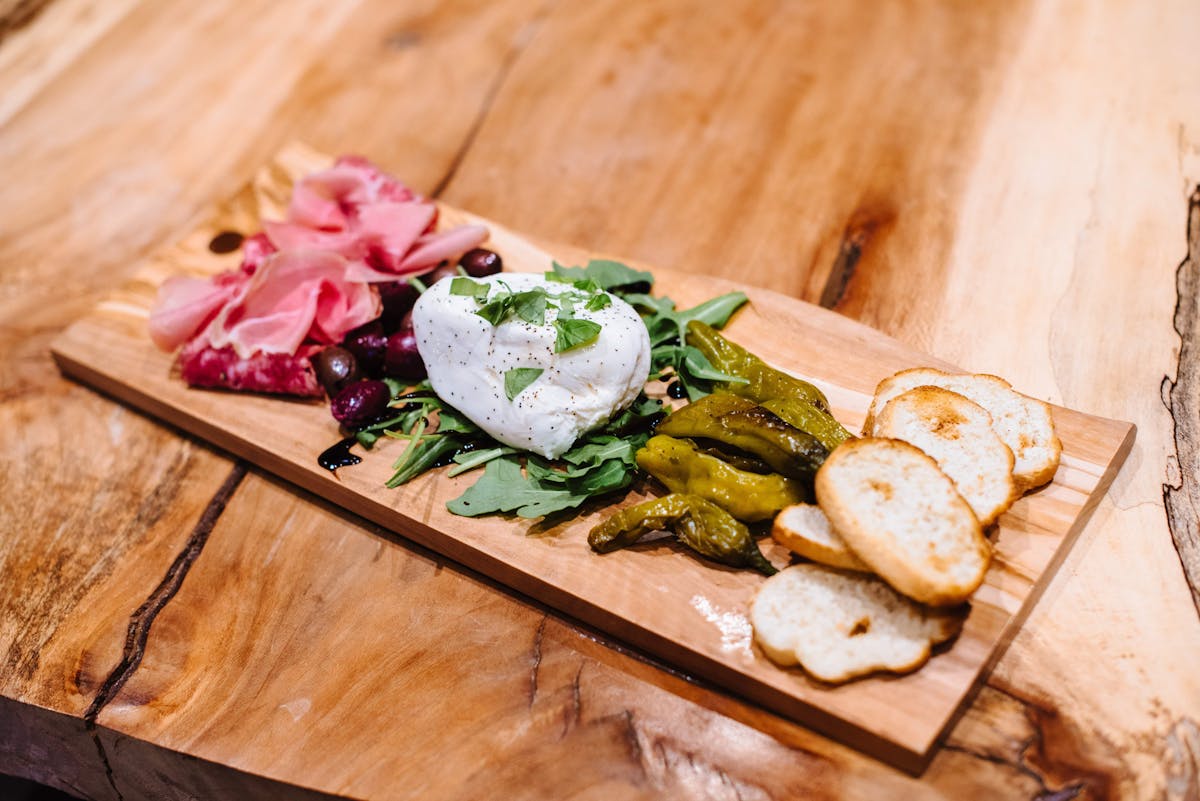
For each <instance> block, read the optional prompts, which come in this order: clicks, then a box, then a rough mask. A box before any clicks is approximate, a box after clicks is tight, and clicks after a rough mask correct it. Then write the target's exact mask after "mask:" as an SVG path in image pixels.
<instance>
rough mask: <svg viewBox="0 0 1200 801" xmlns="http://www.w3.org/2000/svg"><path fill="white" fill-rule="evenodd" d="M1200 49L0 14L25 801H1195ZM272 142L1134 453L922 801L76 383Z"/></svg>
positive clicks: (636, 14) (890, 16)
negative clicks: (123, 297)
mask: <svg viewBox="0 0 1200 801" xmlns="http://www.w3.org/2000/svg"><path fill="white" fill-rule="evenodd" d="M1198 38H1200V7H1197V6H1196V5H1195V4H1194V3H1186V2H1178V3H1173V2H1160V3H1153V4H1150V3H1137V2H1111V3H1104V4H1082V3H1081V4H1077V5H1061V4H1051V3H1036V2H1011V3H1008V2H1006V3H999V2H996V3H987V2H985V3H973V4H966V3H952V2H944V3H936V2H927V3H917V4H912V5H906V6H901V5H899V4H891V3H874V2H871V3H868V2H862V3H828V4H817V3H805V2H796V3H785V2H780V3H766V2H763V3H750V2H743V3H720V4H718V3H704V2H693V3H686V2H661V3H657V2H656V3H638V4H633V3H623V2H593V3H574V2H559V3H547V2H523V1H519V0H514V1H513V2H474V3H473V2H447V3H434V2H420V3H389V2H382V1H379V2H376V1H374V0H361V1H360V2H346V3H333V2H329V1H328V0H324V1H323V2H315V1H314V2H310V1H309V0H297V1H296V2H290V3H286V4H283V3H270V2H265V1H264V2H256V0H241V1H240V2H237V3H233V2H224V0H220V1H217V2H210V3H204V4H199V3H184V2H165V1H164V2H146V1H145V0H142V2H138V0H106V1H105V2H87V1H86V0H42V2H37V1H36V0H35V2H8V3H3V2H0V165H2V172H0V175H2V176H3V180H2V181H0V212H2V213H0V315H2V316H0V343H2V347H3V354H2V356H3V357H2V358H0V654H2V655H3V656H2V661H0V773H6V774H11V775H16V776H23V777H27V778H32V779H35V780H37V781H39V782H42V783H44V784H48V785H52V786H54V787H57V788H60V789H63V790H65V791H67V792H69V793H71V794H73V795H76V796H79V797H81V798H91V799H164V798H165V799H183V798H197V797H199V798H217V799H224V798H304V799H307V798H341V797H345V798H355V799H370V800H371V801H374V799H391V798H420V799H440V798H476V797H496V798H539V799H540V798H546V799H559V798H597V799H599V798H604V799H609V798H730V799H735V798H740V799H756V798H779V799H783V798H795V797H805V798H830V799H833V798H850V799H881V798H912V799H925V798H976V799H990V798H1004V799H1008V798H1021V799H1034V798H1039V799H1050V798H1055V799H1065V798H1081V799H1082V798H1091V799H1098V798H1146V799H1151V798H1153V799H1158V798H1168V799H1192V798H1197V797H1200V669H1198V668H1197V657H1200V535H1198V525H1197V511H1196V510H1197V508H1200V432H1198V422H1197V421H1198V419H1200V355H1198V354H1197V352H1196V342H1197V336H1198V334H1197V331H1196V325H1197V319H1198V318H1200V308H1198V303H1200V298H1198V289H1200V287H1198V283H1200V49H1198V48H1197V46H1196V42H1197V40H1198ZM295 140H302V141H304V142H307V143H308V144H309V145H311V146H313V147H314V148H317V149H318V150H320V151H323V152H327V153H346V152H356V153H362V154H364V155H367V156H369V157H370V158H372V159H374V160H375V161H377V162H378V163H380V164H381V165H383V166H385V167H386V168H387V169H389V170H390V171H392V172H394V173H395V174H397V175H399V176H402V177H403V179H404V180H406V181H407V182H408V183H410V184H411V185H412V186H413V187H414V188H416V189H417V190H418V191H420V192H422V193H424V194H427V195H430V196H433V197H435V198H437V199H439V200H441V201H444V202H445V203H447V204H450V205H452V206H455V207H458V208H462V209H468V210H470V211H471V212H474V213H476V214H479V215H482V216H484V217H487V218H489V219H492V220H496V221H498V222H500V223H502V224H503V225H504V226H506V227H508V228H510V229H512V230H515V231H520V232H522V233H523V234H526V235H529V236H531V237H535V238H537V239H538V240H539V241H550V242H564V243H570V244H572V245H574V246H578V247H581V248H584V249H587V250H590V251H599V252H605V253H612V254H619V255H621V256H624V257H628V258H631V259H636V260H638V261H640V262H645V263H649V264H655V265H661V266H663V267H668V268H670V269H672V270H676V271H684V272H687V273H691V274H694V275H702V276H704V275H711V276H714V277H719V278H724V279H729V280H733V281H736V282H738V283H740V284H745V285H748V286H751V287H759V288H764V289H770V290H774V291H776V292H779V293H783V294H785V295H789V296H792V297H794V298H798V299H802V300H805V301H808V302H811V303H816V304H820V305H822V306H825V307H827V308H829V309H832V310H834V311H836V312H838V313H840V314H842V315H845V316H847V317H850V318H853V319H855V320H858V321H861V322H863V323H865V324H867V325H869V326H872V327H873V328H876V329H878V330H880V331H882V332H884V333H886V334H888V335H891V336H893V337H896V338H897V339H898V340H900V341H901V342H903V343H905V344H906V345H907V346H910V347H912V348H915V349H917V350H920V351H922V352H926V353H929V354H933V355H934V356H936V357H937V358H939V359H942V360H945V361H946V362H950V363H953V364H957V365H959V366H961V367H963V368H966V369H969V370H973V371H979V372H990V373H995V374H998V375H1002V376H1004V377H1005V378H1007V379H1008V380H1009V381H1011V382H1012V383H1013V384H1014V385H1015V386H1017V387H1018V388H1020V389H1021V390H1022V391H1024V392H1026V393H1028V394H1030V395H1033V396H1035V397H1039V398H1043V399H1045V400H1048V401H1050V402H1052V403H1055V404H1057V405H1061V406H1066V407H1070V408H1073V409H1078V410H1081V411H1084V412H1087V413H1089V414H1093V415H1098V416H1101V417H1105V418H1112V419H1116V420H1125V421H1131V422H1133V423H1135V424H1136V426H1137V438H1136V441H1135V442H1134V444H1133V449H1132V451H1131V452H1130V454H1129V456H1128V458H1127V459H1126V461H1125V464H1124V467H1123V468H1122V469H1121V471H1120V472H1119V473H1118V474H1117V475H1116V478H1115V480H1114V481H1113V483H1112V485H1111V486H1110V488H1109V489H1108V491H1107V493H1106V494H1105V495H1104V496H1103V498H1102V499H1101V500H1100V502H1099V505H1098V506H1097V508H1096V509H1095V512H1094V514H1093V515H1092V517H1091V520H1090V522H1089V523H1088V524H1087V526H1086V527H1085V528H1084V529H1083V531H1082V533H1081V534H1080V535H1079V537H1078V540H1077V541H1076V542H1075V544H1074V547H1073V548H1072V549H1071V551H1070V553H1069V554H1068V555H1067V558H1066V561H1065V563H1064V564H1063V565H1062V566H1061V567H1060V568H1059V569H1058V571H1057V573H1056V574H1055V576H1054V578H1053V579H1052V581H1051V583H1050V585H1049V587H1048V588H1047V590H1046V591H1045V592H1044V594H1043V595H1042V596H1041V598H1040V600H1039V601H1038V602H1037V604H1036V606H1035V607H1034V608H1033V611H1032V613H1031V614H1030V616H1029V617H1028V619H1027V620H1025V621H1024V623H1023V625H1022V626H1021V628H1020V630H1019V631H1018V632H1017V634H1016V636H1015V638H1014V639H1013V641H1012V642H1011V643H1010V644H1009V645H1008V646H1007V648H1006V649H1005V650H1004V651H1003V654H1002V656H1001V658H1000V659H999V661H998V662H997V664H996V665H995V666H994V667H993V668H992V669H991V671H990V673H989V674H988V677H987V679H986V682H985V683H984V684H983V686H982V688H981V689H980V690H979V691H978V693H977V695H975V697H974V699H973V700H972V701H971V703H970V705H969V706H968V707H967V710H966V712H965V714H964V715H963V716H962V717H961V718H960V719H959V720H958V722H957V724H955V725H954V727H953V728H952V729H951V730H950V732H949V734H948V736H947V737H946V738H945V741H944V743H942V745H941V746H940V748H939V749H938V750H937V752H936V754H935V756H934V757H933V760H932V762H931V763H930V764H929V765H928V767H926V768H925V769H924V770H923V771H922V772H920V773H919V774H918V775H911V773H906V772H902V771H900V770H898V769H896V768H894V767H891V766H889V765H888V764H886V763H885V762H883V761H879V760H877V759H875V758H872V757H871V756H868V755H866V754H864V753H862V752H861V751H859V750H857V749H855V748H853V747H850V746H848V745H844V744H841V743H839V742H836V741H834V740H830V739H826V738H824V737H823V736H821V735H819V734H817V733H815V732H814V731H813V730H812V729H809V728H806V727H804V726H801V725H798V724H796V723H794V722H791V721H790V720H789V719H788V718H786V717H783V716H780V715H778V714H775V713H773V712H772V711H771V710H770V709H769V708H767V707H765V706H761V705H757V704H755V703H753V702H750V701H747V700H743V699H742V698H741V697H740V696H739V695H737V694H736V693H732V692H729V691H726V690H725V689H722V688H720V687H717V686H714V685H713V684H712V683H710V682H708V681H705V680H703V679H700V678H698V677H696V676H693V675H691V674H689V673H688V672H686V671H682V670H679V669H677V668H675V667H673V666H672V665H669V664H666V663H663V662H661V661H659V660H656V659H653V658H650V657H648V656H647V654H645V653H644V652H642V651H641V650H639V649H637V648H632V647H629V646H628V645H627V644H626V643H625V642H623V641H622V640H621V639H620V638H614V637H609V636H607V635H606V634H604V633H603V632H600V631H598V630H596V629H595V628H592V627H590V626H588V625H585V624H583V623H581V622H580V621H578V620H576V619H575V618H573V617H571V616H569V615H566V614H562V613H560V612H558V611H555V610H554V609H553V608H551V607H548V606H545V605H543V604H541V603H539V602H538V601H536V600H534V599H532V598H530V597H528V596H525V595H522V594H520V593H516V592H513V591H511V590H510V589H508V588H507V587H505V586H504V585H503V584H500V583H497V582H495V581H492V580H491V579H488V578H487V577H485V576H483V575H481V574H479V573H476V572H474V571H472V570H469V569H467V568H465V567H463V566H462V565H461V564H459V563H457V562H455V561H453V560H450V559H447V558H444V557H443V556H441V555H439V554H437V553H435V552H433V551H429V550H426V549H424V548H422V547H420V546H418V545H416V544H414V543H413V542H412V541H410V540H408V539H406V538H405V537H403V536H399V535H396V534H392V533H390V532H387V531H384V530H383V529H381V528H379V527H377V526H375V525H373V524H371V523H369V522H367V521H366V520H364V519H362V518H359V517H356V516H355V515H353V514H350V513H348V512H345V511H343V510H341V509H340V508H339V507H337V506H334V505H331V504H328V503H326V502H325V501H323V500H320V499H319V498H317V497H316V496H313V495H310V494H307V493H306V492H304V491H303V490H301V489H298V488H297V487H296V486H294V485H292V484H290V483H288V482H286V481H283V480H280V479H278V478H276V477H274V476H273V475H272V474H271V473H269V472H266V471H263V470H261V469H259V468H257V467H255V466H253V465H250V464H249V463H247V462H244V461H242V460H240V459H238V458H236V457H234V456H232V455H230V454H229V453H227V452H225V451H222V450H219V449H216V448H214V447H211V446H209V445H207V444H205V442H204V441H203V440H201V439H199V438H196V437H194V436H192V435H190V434H187V433H185V432H184V431H183V430H182V429H178V428H173V427H170V426H167V425H164V424H162V423H160V422H158V421H157V420H156V419H155V418H154V417H152V416H148V415H143V414H142V413H140V412H137V411H134V410H133V409H132V408H131V407H129V406H127V405H125V404H122V403H120V402H118V401H117V400H115V399H113V398H111V397H107V396H105V395H104V394H102V393H98V392H96V391H94V390H92V389H89V388H88V387H86V386H84V385H82V384H79V383H76V382H74V381H72V380H69V379H67V378H64V377H63V376H62V375H61V374H60V373H59V371H58V370H57V369H56V366H55V364H54V363H53V361H52V359H51V356H50V346H51V343H52V342H54V341H55V340H56V339H57V338H58V337H59V336H60V335H61V334H62V332H63V331H64V330H65V329H66V328H67V326H69V325H70V324H71V323H72V322H73V321H75V320H77V319H79V318H81V317H83V316H85V315H87V314H88V313H89V312H90V311H91V310H92V309H93V308H94V307H95V306H96V305H97V303H98V302H100V301H101V300H102V299H103V298H105V297H108V296H109V295H110V293H111V292H113V291H114V290H115V289H117V288H119V287H121V286H122V285H123V284H125V283H126V282H128V281H129V279H130V278H131V277H133V276H134V275H135V274H137V273H138V272H139V270H140V269H141V267H142V265H143V264H144V262H145V259H146V258H147V257H148V256H150V255H151V254H153V253H155V252H157V251H159V250H161V249H162V248H163V247H164V246H166V245H169V244H171V243H172V242H176V241H178V240H179V239H181V238H182V237H184V236H185V235H186V234H188V232H190V231H193V230H195V228H196V227H197V225H198V224H199V223H200V222H201V221H202V217H203V215H204V214H205V213H206V212H207V211H208V210H209V209H211V208H212V207H213V205H214V204H215V203H218V202H220V201H221V200H223V199H225V198H228V197H230V196H231V195H233V194H234V193H235V192H236V191H237V190H238V189H239V188H240V187H241V186H243V185H244V184H245V183H246V182H247V180H249V178H250V177H251V176H252V175H253V174H254V173H255V170H257V169H258V168H260V167H261V166H262V165H263V164H264V163H267V162H268V161H269V160H270V159H271V157H272V156H273V155H274V154H276V153H278V152H279V151H280V149H281V148H282V147H284V146H285V144H286V143H288V142H292V141H295ZM464 654H469V655H470V658H469V659H468V658H464ZM935 658H936V657H935ZM356 667H357V668H358V669H356ZM333 679H335V680H333Z"/></svg>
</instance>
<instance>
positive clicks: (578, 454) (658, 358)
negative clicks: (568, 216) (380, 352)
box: [356, 260, 746, 518]
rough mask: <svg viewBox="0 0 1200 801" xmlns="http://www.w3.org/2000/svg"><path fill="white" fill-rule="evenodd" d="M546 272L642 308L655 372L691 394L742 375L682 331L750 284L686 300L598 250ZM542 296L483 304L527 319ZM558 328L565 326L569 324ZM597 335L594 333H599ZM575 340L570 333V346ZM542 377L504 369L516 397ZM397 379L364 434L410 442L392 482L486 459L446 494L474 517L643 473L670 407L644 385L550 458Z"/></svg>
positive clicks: (534, 507) (565, 499) (529, 508)
mask: <svg viewBox="0 0 1200 801" xmlns="http://www.w3.org/2000/svg"><path fill="white" fill-rule="evenodd" d="M547 277H548V278H551V279H552V280H557V281H561V282H564V283H571V284H573V285H574V286H575V288H576V289H578V290H579V291H580V292H581V293H585V294H586V295H587V296H590V297H596V296H597V295H596V294H595V293H596V292H597V291H598V290H604V291H607V292H611V293H612V294H614V295H616V296H618V297H621V298H623V299H624V300H626V301H627V302H628V303H630V304H631V305H633V306H634V308H636V309H637V310H638V312H639V313H640V314H641V316H642V320H643V322H644V323H645V324H646V330H647V331H648V332H649V335H650V347H651V374H650V375H649V376H647V380H664V381H667V380H674V381H678V383H679V385H680V387H681V388H682V390H683V391H684V392H686V394H687V396H688V398H689V399H690V400H693V401H694V400H696V399H697V398H700V397H703V396H704V395H707V394H708V393H709V391H710V389H711V382H714V381H734V382H740V381H742V380H743V379H740V378H737V377H735V376H729V375H726V374H724V373H722V372H720V371H719V370H717V369H716V368H714V367H713V366H712V364H711V363H710V362H709V361H708V359H707V358H705V356H704V354H703V353H701V352H700V351H699V350H697V349H696V348H694V347H691V346H689V345H687V344H686V342H685V338H684V337H685V333H686V329H687V324H688V322H690V321H692V320H701V321H703V322H705V323H708V324H709V325H712V326H714V327H717V328H720V327H723V326H724V325H725V324H726V323H727V322H728V321H729V318H730V316H731V315H732V314H733V313H734V312H735V311H736V310H737V309H738V308H739V307H741V305H742V304H744V303H745V302H746V296H745V295H744V294H743V293H741V292H730V293H727V294H725V295H721V296H719V297H716V298H713V299H711V300H708V301H706V302H704V303H701V304H700V305H698V306H695V307H693V308H690V309H683V310H680V309H677V308H675V303H674V301H672V300H671V299H670V298H666V297H655V296H652V295H650V294H649V293H650V290H651V288H652V287H653V283H654V277H653V276H652V275H651V274H650V273H648V272H645V271H640V270H634V269H632V268H630V267H628V266H626V265H624V264H621V263H620V262H616V261H609V260H593V261H591V262H589V263H588V264H587V265H586V266H584V267H565V266H563V265H561V264H558V263H557V262H555V263H554V265H553V272H551V273H547ZM456 280H457V279H456ZM455 289H456V290H457V293H458V294H469V293H472V292H473V291H474V290H473V288H472V287H470V286H468V285H467V283H465V282H464V283H462V285H461V286H459V287H455ZM484 297H485V298H486V296H484ZM599 297H606V296H604V295H599ZM544 303H545V297H544V296H543V297H541V299H540V300H539V299H538V298H535V297H533V296H532V295H530V296H529V297H522V296H521V294H518V295H515V296H512V297H511V298H508V299H506V300H505V301H503V303H502V305H503V306H504V308H499V306H497V308H490V306H491V304H489V305H488V306H485V307H484V309H486V311H487V313H488V314H490V315H492V317H494V318H495V319H494V320H492V322H493V324H496V323H497V322H499V321H501V320H503V319H504V318H505V317H506V316H508V315H510V314H515V315H517V316H520V317H522V318H523V319H524V318H526V317H538V316H541V313H544ZM580 322H584V321H580ZM593 325H594V324H593ZM559 333H560V336H561V335H562V332H559ZM584 333H586V332H584ZM590 338H594V333H592V334H591V336H590V337H589V339H590ZM577 344H578V343H572V347H573V346H576V345H577ZM563 349H566V348H563ZM536 377H537V376H536V375H534V376H532V377H530V376H529V375H524V374H520V375H513V376H512V377H511V378H510V377H509V376H508V375H506V376H505V384H506V390H507V393H508V394H509V397H510V399H511V397H512V396H513V395H515V394H516V393H518V392H520V390H521V389H523V388H524V387H523V386H520V384H521V383H522V382H524V384H525V385H528V383H530V382H532V381H533V380H534V379H535V378H536ZM510 381H511V383H512V386H509V383H510ZM389 386H390V387H391V389H392V398H393V400H392V403H391V406H392V408H393V409H394V410H395V412H396V414H395V416H393V417H391V418H389V419H386V420H382V421H380V422H378V423H375V424H373V425H370V426H368V427H366V428H364V429H362V430H360V431H358V432H357V434H356V437H357V438H358V441H359V442H360V443H361V444H362V445H363V446H364V447H367V448H370V447H371V446H373V445H374V444H375V443H376V442H377V441H378V440H379V438H380V437H390V438H393V439H402V440H407V446H406V447H405V449H404V451H403V453H401V454H400V457H399V458H398V459H397V460H396V462H395V464H394V465H393V468H394V470H395V472H394V474H393V475H392V477H391V478H390V479H389V480H388V482H387V486H388V487H398V486H400V485H401V484H404V483H405V482H407V481H410V480H412V479H413V478H415V477H416V476H418V475H420V474H422V473H424V472H425V471H426V470H430V469H432V468H435V467H441V466H448V465H453V466H451V467H450V469H449V471H448V473H447V475H450V476H455V475H458V474H460V473H465V472H467V471H470V470H476V469H478V468H480V467H482V468H483V473H482V475H481V476H480V477H479V479H478V480H476V481H475V483H474V484H472V485H471V486H470V487H468V488H467V490H466V491H465V492H464V493H463V494H462V495H460V496H459V497H457V498H455V499H454V500H452V501H450V502H449V503H448V504H447V507H448V508H449V509H450V511H451V512H454V513H455V514H459V515H465V516H468V517H475V516H478V515H486V514H494V513H497V512H502V513H513V512H515V513H516V514H517V515H518V516H520V517H524V518H538V517H544V516H547V515H554V514H558V513H562V512H566V511H568V510H571V509H575V508H577V507H578V506H580V505H581V504H583V503H584V502H585V501H587V500H588V499H590V498H595V497H598V496H602V495H607V494H609V493H614V492H618V491H620V490H623V489H625V488H626V487H628V486H629V485H630V484H631V483H632V482H633V480H634V478H635V477H636V476H637V473H638V467H637V463H636V461H635V459H634V454H636V453H637V451H638V449H639V448H641V447H642V446H643V445H644V444H645V442H646V440H647V439H648V438H649V436H650V431H651V429H652V427H653V425H654V423H655V422H656V421H657V420H658V419H659V418H661V417H662V416H663V414H664V413H665V412H664V409H663V403H662V401H661V400H657V399H653V398H649V397H647V396H646V395H645V393H644V392H643V393H641V394H639V395H638V397H637V399H636V400H635V401H634V403H633V404H632V405H631V406H630V407H629V408H627V409H625V410H624V411H622V412H620V413H619V414H618V415H617V416H615V417H614V418H613V419H612V420H610V421H609V422H608V423H607V424H606V425H604V426H603V427H601V428H599V429H596V430H594V431H591V432H590V433H588V434H586V435H584V436H583V437H581V438H580V439H579V440H578V441H576V442H575V444H574V445H573V446H572V447H571V449H570V450H568V451H567V452H566V453H564V454H563V455H562V457H561V458H560V459H558V460H555V461H551V460H548V459H545V458H543V457H541V456H538V455H537V454H533V453H529V452H528V451H519V450H517V449H516V448H512V447H509V446H507V445H502V444H501V443H499V442H497V441H496V440H494V439H492V438H491V437H490V436H488V435H487V434H485V433H484V432H483V431H482V430H481V429H480V428H479V427H478V426H476V425H475V424H474V423H472V422H471V421H470V420H468V419H467V418H466V417H464V416H463V415H462V414H461V413H460V412H458V411H457V410H456V409H454V408H452V407H450V406H448V405H447V404H445V403H444V402H443V401H442V400H441V399H440V398H438V396H437V395H436V394H434V392H433V390H432V388H431V387H430V386H429V383H428V382H423V383H422V384H419V385H417V386H416V387H411V388H409V387H403V386H401V385H400V384H399V383H398V382H394V381H389Z"/></svg>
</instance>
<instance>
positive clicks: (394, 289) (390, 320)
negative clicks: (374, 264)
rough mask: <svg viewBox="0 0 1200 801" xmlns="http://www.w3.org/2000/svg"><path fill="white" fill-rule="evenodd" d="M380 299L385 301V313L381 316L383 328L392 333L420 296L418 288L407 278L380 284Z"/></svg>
mask: <svg viewBox="0 0 1200 801" xmlns="http://www.w3.org/2000/svg"><path fill="white" fill-rule="evenodd" d="M378 286H379V299H380V300H382V301H383V314H382V316H381V317H380V318H379V319H380V321H381V322H382V323H383V330H384V332H386V333H389V334H390V333H391V332H393V331H395V330H396V328H397V327H399V325H400V320H401V319H402V318H403V317H404V315H405V314H407V313H408V310H409V309H411V308H412V307H413V304H414V303H416V302H417V298H418V297H420V293H419V292H417V288H416V287H414V286H413V285H412V284H410V283H409V282H408V281H407V280H403V281H393V282H391V283H385V284H379V285H378Z"/></svg>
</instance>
